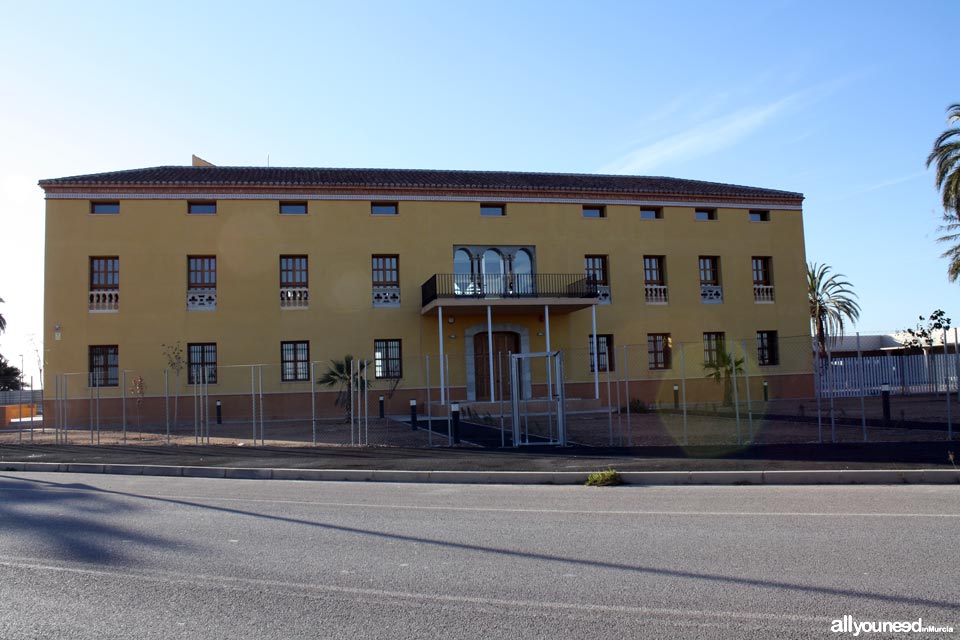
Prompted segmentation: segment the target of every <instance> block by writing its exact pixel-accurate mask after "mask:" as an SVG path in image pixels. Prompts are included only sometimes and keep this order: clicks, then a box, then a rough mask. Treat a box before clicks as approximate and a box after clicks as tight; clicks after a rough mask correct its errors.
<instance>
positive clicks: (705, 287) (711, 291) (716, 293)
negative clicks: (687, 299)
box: [700, 284, 723, 304]
mask: <svg viewBox="0 0 960 640" xmlns="http://www.w3.org/2000/svg"><path fill="white" fill-rule="evenodd" d="M700 302H702V303H704V304H720V303H721V302H723V287H721V286H720V285H718V284H702V285H700Z"/></svg>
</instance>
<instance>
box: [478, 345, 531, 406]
mask: <svg viewBox="0 0 960 640" xmlns="http://www.w3.org/2000/svg"><path fill="white" fill-rule="evenodd" d="M508 351H509V352H510V353H519V352H520V334H519V333H514V332H513V331H494V332H493V375H494V379H493V388H494V391H495V392H496V393H497V395H499V394H500V390H501V389H502V390H503V397H504V398H509V397H510V363H509V362H507V355H506V354H507V352H508ZM499 353H502V354H504V355H503V356H501V360H500V361H499V362H498V361H497V357H498V356H497V354H499ZM501 364H502V367H501V366H500V365H501ZM501 369H502V370H503V371H502V377H503V379H502V380H501V379H500V377H501ZM473 372H474V380H476V384H475V386H474V392H475V393H476V398H477V400H489V399H490V343H489V340H488V338H487V332H486V331H483V332H481V333H478V334H477V335H475V336H473Z"/></svg>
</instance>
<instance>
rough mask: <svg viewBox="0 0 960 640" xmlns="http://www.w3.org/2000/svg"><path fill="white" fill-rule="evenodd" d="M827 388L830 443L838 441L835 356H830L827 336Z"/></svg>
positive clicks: (828, 336) (828, 337)
mask: <svg viewBox="0 0 960 640" xmlns="http://www.w3.org/2000/svg"><path fill="white" fill-rule="evenodd" d="M827 386H828V387H829V388H830V442H836V441H837V417H836V414H835V413H834V410H833V409H834V405H833V397H834V396H835V395H837V394H836V389H834V388H833V356H832V355H831V354H830V335H829V334H828V335H827Z"/></svg>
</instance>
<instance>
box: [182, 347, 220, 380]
mask: <svg viewBox="0 0 960 640" xmlns="http://www.w3.org/2000/svg"><path fill="white" fill-rule="evenodd" d="M201 376H206V378H203V377H201ZM198 381H199V382H204V381H206V383H207V384H216V383H217V343H216V342H192V343H188V344H187V384H197V382H198Z"/></svg>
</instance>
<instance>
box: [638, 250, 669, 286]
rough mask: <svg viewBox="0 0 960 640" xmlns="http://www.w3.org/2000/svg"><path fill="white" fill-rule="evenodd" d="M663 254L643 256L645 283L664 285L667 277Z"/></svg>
mask: <svg viewBox="0 0 960 640" xmlns="http://www.w3.org/2000/svg"><path fill="white" fill-rule="evenodd" d="M663 262H664V257H663V256H643V282H644V284H649V285H657V286H661V287H662V286H663V285H664V284H665V282H666V281H665V279H664V277H663Z"/></svg>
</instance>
